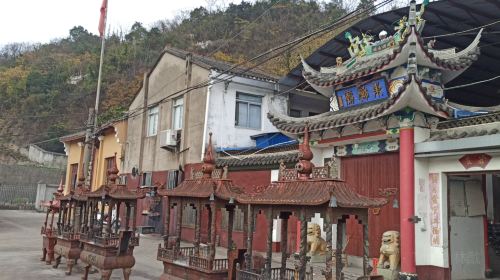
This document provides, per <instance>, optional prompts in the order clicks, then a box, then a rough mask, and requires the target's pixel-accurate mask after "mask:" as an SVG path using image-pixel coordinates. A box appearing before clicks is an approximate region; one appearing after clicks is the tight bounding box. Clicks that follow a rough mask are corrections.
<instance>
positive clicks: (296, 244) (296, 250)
mask: <svg viewBox="0 0 500 280" xmlns="http://www.w3.org/2000/svg"><path fill="white" fill-rule="evenodd" d="M296 236H297V238H296V239H295V252H296V253H298V252H300V220H298V219H297V234H296Z"/></svg>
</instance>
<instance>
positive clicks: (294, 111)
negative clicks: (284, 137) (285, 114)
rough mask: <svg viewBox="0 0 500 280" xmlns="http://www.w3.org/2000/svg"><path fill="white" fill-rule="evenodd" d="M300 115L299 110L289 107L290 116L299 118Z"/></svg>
mask: <svg viewBox="0 0 500 280" xmlns="http://www.w3.org/2000/svg"><path fill="white" fill-rule="evenodd" d="M300 116H301V113H300V110H296V109H290V117H294V118H300Z"/></svg>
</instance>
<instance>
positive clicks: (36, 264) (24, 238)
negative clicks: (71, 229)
mask: <svg viewBox="0 0 500 280" xmlns="http://www.w3.org/2000/svg"><path fill="white" fill-rule="evenodd" d="M44 219H45V214H44V213H37V212H34V211H16V210H0V280H4V279H5V280H12V279H15V280H31V279H33V280H46V279H47V280H48V279H65V280H75V279H81V276H82V271H83V267H82V266H81V263H80V262H78V264H77V265H76V266H75V267H74V268H73V274H72V275H71V276H66V275H65V273H64V272H65V271H66V262H65V259H64V258H63V259H62V263H61V265H60V266H59V268H58V269H54V268H52V266H50V265H46V264H45V262H42V261H40V260H39V258H40V257H41V255H42V250H41V248H42V237H41V235H40V228H41V226H42V223H43V220H44ZM161 242H162V239H161V237H160V236H159V235H142V236H141V239H140V246H139V247H136V248H135V249H134V256H135V260H136V264H135V266H134V268H133V270H132V275H131V279H134V280H144V279H158V278H159V277H160V275H161V274H162V272H163V264H162V263H161V262H159V261H157V260H156V252H157V248H158V244H159V243H161ZM183 243H184V242H183ZM183 245H186V246H188V245H190V244H189V243H184V244H183ZM225 256H226V249H225V248H221V247H220V248H217V258H224V257H225ZM280 259H281V254H279V253H275V254H273V267H279V264H280ZM312 265H313V267H314V274H315V275H314V279H322V278H323V277H322V275H321V270H322V268H324V264H323V263H313V264H312ZM287 266H288V267H290V268H292V267H293V261H291V260H289V262H288V265H287ZM344 271H345V274H346V280H351V279H356V278H357V276H358V275H360V274H361V269H360V268H356V267H348V268H346V269H344ZM89 279H91V280H96V279H100V274H99V273H98V272H97V271H95V272H94V273H92V274H90V275H89ZM111 279H123V276H122V271H121V270H115V271H113V275H112V277H111ZM323 279H324V278H323Z"/></svg>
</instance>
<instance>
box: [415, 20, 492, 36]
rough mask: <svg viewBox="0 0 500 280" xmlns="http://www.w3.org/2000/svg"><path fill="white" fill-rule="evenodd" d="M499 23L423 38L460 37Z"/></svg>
mask: <svg viewBox="0 0 500 280" xmlns="http://www.w3.org/2000/svg"><path fill="white" fill-rule="evenodd" d="M497 23H500V20H496V21H494V22H490V23H488V24H484V25H481V26H478V27H473V28H469V29H466V30H462V31H457V32H452V33H445V34H441V35H434V36H427V37H422V39H430V38H441V37H448V36H454V35H458V34H462V33H467V32H470V31H474V30H478V29H481V28H485V27H488V26H492V25H495V24H497Z"/></svg>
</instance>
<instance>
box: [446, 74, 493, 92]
mask: <svg viewBox="0 0 500 280" xmlns="http://www.w3.org/2000/svg"><path fill="white" fill-rule="evenodd" d="M498 78H500V75H499V76H495V77H492V78H489V79H486V80H481V81H476V82H472V83H468V84H463V85H458V86H453V87H446V88H444V89H443V90H451V89H457V88H464V87H468V86H473V85H477V84H482V83H487V82H491V81H493V80H496V79H498Z"/></svg>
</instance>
